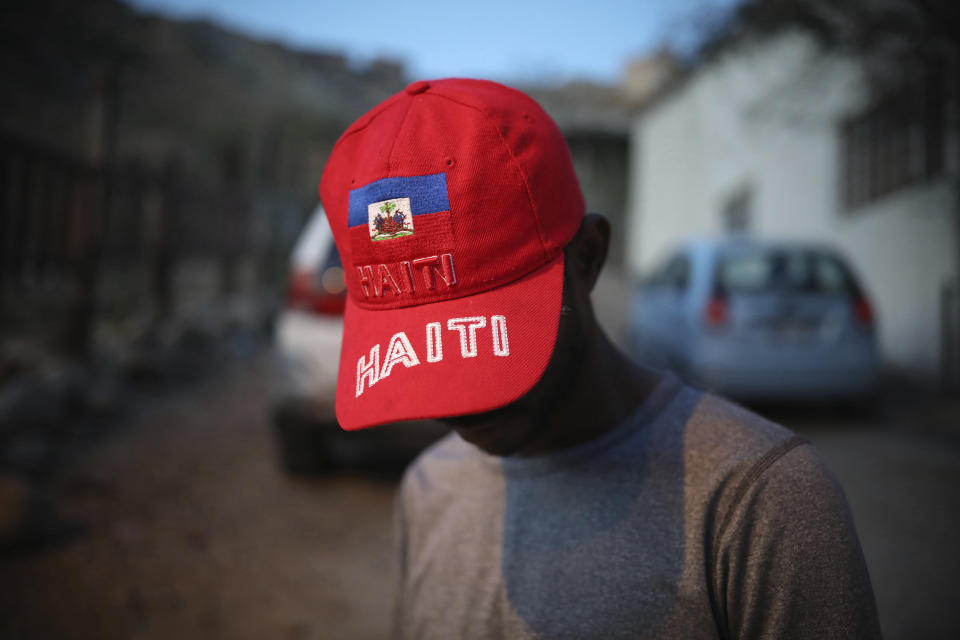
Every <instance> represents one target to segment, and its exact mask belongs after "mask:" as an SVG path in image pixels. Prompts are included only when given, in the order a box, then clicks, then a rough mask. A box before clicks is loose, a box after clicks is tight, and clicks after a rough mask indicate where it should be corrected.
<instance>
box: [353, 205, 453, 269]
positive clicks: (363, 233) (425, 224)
mask: <svg viewBox="0 0 960 640" xmlns="http://www.w3.org/2000/svg"><path fill="white" fill-rule="evenodd" d="M350 249H351V254H352V256H353V266H361V265H367V264H382V263H389V262H399V261H401V260H410V259H412V258H419V257H421V256H434V255H439V254H441V253H450V252H451V251H453V233H452V231H451V228H450V212H449V211H442V212H440V213H427V214H422V215H419V216H414V217H413V235H410V236H402V237H400V238H391V239H389V240H376V241H375V240H372V239H371V238H370V229H369V227H367V226H366V225H358V226H356V227H350Z"/></svg>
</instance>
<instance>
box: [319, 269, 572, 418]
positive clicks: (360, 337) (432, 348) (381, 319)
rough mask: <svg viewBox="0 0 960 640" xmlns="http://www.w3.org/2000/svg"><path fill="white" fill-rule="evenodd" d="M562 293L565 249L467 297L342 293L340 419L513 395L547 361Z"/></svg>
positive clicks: (505, 400) (397, 414) (495, 404)
mask: <svg viewBox="0 0 960 640" xmlns="http://www.w3.org/2000/svg"><path fill="white" fill-rule="evenodd" d="M562 299H563V253H562V252H561V253H560V254H559V255H558V256H557V257H556V258H554V259H553V260H551V261H550V262H548V263H547V264H546V265H544V266H542V267H540V268H539V269H537V270H536V271H534V272H532V273H530V274H528V275H526V276H524V277H523V278H520V279H519V280H516V281H514V282H511V283H510V284H507V285H504V286H502V287H498V288H496V289H492V290H490V291H485V292H483V293H479V294H476V295H472V296H468V297H465V298H457V299H454V300H445V301H442V302H434V303H431V304H424V305H419V306H414V307H406V308H402V309H390V310H382V311H371V310H368V309H362V308H360V307H358V306H357V305H356V304H355V303H354V302H353V300H352V299H351V298H350V297H349V296H348V297H347V305H346V310H345V312H344V313H345V316H344V333H343V349H342V351H341V354H340V374H339V376H338V379H337V403H336V409H337V420H338V421H339V422H340V426H341V427H343V428H344V429H347V430H355V429H363V428H366V427H373V426H376V425H380V424H385V423H390V422H399V421H402V420H419V419H426V418H440V417H449V416H459V415H467V414H473V413H482V412H484V411H491V410H493V409H497V408H500V407H503V406H506V405H508V404H510V403H511V402H513V401H515V400H517V399H519V398H520V397H522V396H523V395H524V394H526V393H527V392H528V391H529V390H530V389H532V388H533V386H534V385H535V384H536V383H537V381H538V380H540V377H541V376H542V375H543V372H544V371H545V370H546V368H547V364H548V363H549V362H550V358H551V356H552V354H553V347H554V343H555V342H556V337H557V327H558V324H559V321H560V306H561V302H562ZM471 336H472V338H471ZM428 341H429V342H430V344H428ZM374 369H376V374H374V373H373V371H374ZM371 381H373V382H372V384H371Z"/></svg>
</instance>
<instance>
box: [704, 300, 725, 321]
mask: <svg viewBox="0 0 960 640" xmlns="http://www.w3.org/2000/svg"><path fill="white" fill-rule="evenodd" d="M727 314H728V307H727V299H726V298H725V297H723V296H721V295H719V294H714V295H713V296H712V297H711V298H710V300H709V301H708V302H707V306H706V307H705V308H704V310H703V320H704V322H706V323H707V326H708V327H714V328H720V327H722V326H723V325H725V324H726V323H727Z"/></svg>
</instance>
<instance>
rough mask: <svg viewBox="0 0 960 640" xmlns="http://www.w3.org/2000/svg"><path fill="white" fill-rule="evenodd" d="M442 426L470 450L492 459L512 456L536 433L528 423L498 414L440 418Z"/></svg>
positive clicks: (527, 421)
mask: <svg viewBox="0 0 960 640" xmlns="http://www.w3.org/2000/svg"><path fill="white" fill-rule="evenodd" d="M442 422H443V423H445V424H447V425H449V426H450V427H452V428H453V430H454V431H456V432H457V434H458V435H459V436H460V437H461V438H463V439H464V440H466V441H467V442H469V443H470V444H472V445H473V446H475V447H477V448H478V449H480V450H482V451H484V452H486V453H489V454H490V455H495V456H508V455H511V454H513V453H516V452H517V451H518V450H520V449H521V448H523V446H524V445H526V444H527V443H528V442H529V440H530V439H531V437H532V436H533V434H534V432H535V431H536V428H535V426H534V425H533V424H531V422H530V421H529V420H527V419H525V418H523V417H521V416H520V415H509V414H506V413H501V412H500V411H491V412H489V413H481V414H475V415H469V416H458V417H455V418H444V419H443V420H442Z"/></svg>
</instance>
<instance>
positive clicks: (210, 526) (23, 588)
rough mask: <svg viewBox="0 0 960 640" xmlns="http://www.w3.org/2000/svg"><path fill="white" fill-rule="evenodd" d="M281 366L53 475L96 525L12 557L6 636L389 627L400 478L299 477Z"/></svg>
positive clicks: (3, 590)
mask: <svg viewBox="0 0 960 640" xmlns="http://www.w3.org/2000/svg"><path fill="white" fill-rule="evenodd" d="M265 364H266V363H265V358H263V357H259V358H257V359H255V360H253V361H252V362H249V363H247V364H246V365H245V366H244V368H243V369H242V370H240V371H237V372H234V373H231V374H230V375H229V377H228V378H227V379H226V380H225V381H223V382H222V383H221V382H220V381H215V382H208V383H205V384H204V385H203V386H202V388H200V389H198V390H195V391H191V392H186V393H179V394H176V397H173V398H168V399H166V400H162V401H159V402H158V403H156V404H157V406H154V407H153V408H152V409H151V410H150V411H144V412H143V413H144V415H143V416H142V417H141V418H139V419H138V420H137V421H136V422H137V424H135V425H133V426H132V427H131V428H130V429H128V430H127V431H125V432H123V433H121V434H118V435H117V436H115V437H114V438H112V439H111V440H110V441H109V442H108V443H106V444H104V445H103V446H101V447H100V448H98V449H97V450H96V451H94V452H92V453H91V454H90V455H88V456H86V457H85V458H84V459H82V460H81V461H80V462H78V463H77V464H76V465H75V466H74V468H71V469H69V470H67V471H66V472H65V473H64V474H62V476H61V477H59V478H58V479H57V480H56V481H55V482H54V483H53V486H52V487H51V493H52V497H53V498H54V502H55V504H56V506H57V507H58V509H59V510H60V512H61V513H62V514H64V515H66V516H68V517H70V518H72V519H74V520H76V521H79V522H81V523H83V525H84V527H85V531H84V532H83V533H82V535H80V536H79V537H78V538H77V539H75V540H73V541H72V542H70V543H68V544H65V545H63V546H61V547H59V548H55V549H52V550H46V551H43V552H38V553H34V554H32V555H27V556H20V557H6V558H0V575H2V576H3V578H2V581H0V637H2V638H11V639H13V638H17V639H20V638H24V639H27V638H30V639H32V638H44V639H46V638H78V639H87V638H89V639H91V640H92V639H94V638H96V639H104V640H108V639H112V638H157V639H164V640H166V639H169V638H178V639H183V640H187V639H191V638H197V639H200V638H204V639H207V638H209V639H217V638H225V639H226V638H229V639H234V638H236V639H243V638H250V639H258V640H259V639H263V638H283V639H290V640H308V639H313V638H344V639H362V638H382V637H384V636H385V635H386V633H387V631H386V630H387V629H388V626H389V616H390V606H391V601H390V596H391V591H392V579H393V567H392V564H391V563H392V559H393V554H392V553H391V545H392V542H391V517H392V516H391V513H392V502H393V495H394V486H393V483H392V482H390V481H384V480H376V479H372V478H369V477H363V476H357V475H353V476H350V475H340V476H332V477H329V478H324V479H321V480H316V481H300V480H292V479H290V478H288V477H286V476H284V475H283V474H282V473H281V472H280V471H279V470H278V468H277V466H276V463H275V456H274V449H273V442H272V439H271V433H270V431H269V427H268V424H267V421H266V413H265V408H266V392H265V389H264V386H265V385H264V384H263V382H264V376H265V371H266V366H265Z"/></svg>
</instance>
